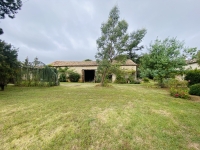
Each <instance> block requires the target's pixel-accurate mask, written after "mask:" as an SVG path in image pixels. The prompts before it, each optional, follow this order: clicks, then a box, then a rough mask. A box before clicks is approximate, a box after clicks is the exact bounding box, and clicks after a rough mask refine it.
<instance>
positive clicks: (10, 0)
mask: <svg viewBox="0 0 200 150" xmlns="http://www.w3.org/2000/svg"><path fill="white" fill-rule="evenodd" d="M21 6H22V1H21V0H0V19H4V18H5V16H6V15H8V17H9V18H12V19H13V18H14V17H15V14H16V13H17V11H18V10H19V9H21ZM0 34H3V30H2V29H1V28H0Z"/></svg>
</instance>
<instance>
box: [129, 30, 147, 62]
mask: <svg viewBox="0 0 200 150" xmlns="http://www.w3.org/2000/svg"><path fill="white" fill-rule="evenodd" d="M146 33H147V31H146V29H140V30H137V31H135V32H132V33H131V34H130V35H129V40H128V43H129V46H128V48H127V54H128V59H131V60H132V61H133V62H135V63H139V55H138V54H137V53H136V52H137V51H139V50H141V49H143V48H144V47H143V46H139V44H140V43H141V42H142V39H143V38H144V36H145V35H146Z"/></svg>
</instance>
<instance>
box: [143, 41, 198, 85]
mask: <svg viewBox="0 0 200 150" xmlns="http://www.w3.org/2000/svg"><path fill="white" fill-rule="evenodd" d="M191 50H192V51H194V50H195V48H194V49H189V48H184V43H183V42H180V41H178V40H176V38H171V39H170V38H166V39H165V40H163V41H161V40H158V39H157V40H155V42H154V43H153V44H150V47H149V53H148V54H145V55H144V56H143V57H142V59H141V64H140V71H141V75H142V76H143V77H145V76H148V75H151V76H153V77H156V78H157V79H158V81H159V84H160V86H162V85H163V79H165V78H168V77H170V75H171V74H172V73H177V72H179V73H180V72H182V71H183V70H184V66H185V65H186V62H185V58H186V56H189V52H191Z"/></svg>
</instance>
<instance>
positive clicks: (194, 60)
mask: <svg viewBox="0 0 200 150" xmlns="http://www.w3.org/2000/svg"><path fill="white" fill-rule="evenodd" d="M186 63H187V64H194V63H197V60H196V59H192V60H186Z"/></svg>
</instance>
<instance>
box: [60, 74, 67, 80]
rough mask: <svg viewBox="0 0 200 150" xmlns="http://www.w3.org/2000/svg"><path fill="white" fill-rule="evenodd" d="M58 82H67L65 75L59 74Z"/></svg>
mask: <svg viewBox="0 0 200 150" xmlns="http://www.w3.org/2000/svg"><path fill="white" fill-rule="evenodd" d="M59 81H60V82H67V76H66V74H65V73H61V74H60V77H59Z"/></svg>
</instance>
